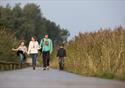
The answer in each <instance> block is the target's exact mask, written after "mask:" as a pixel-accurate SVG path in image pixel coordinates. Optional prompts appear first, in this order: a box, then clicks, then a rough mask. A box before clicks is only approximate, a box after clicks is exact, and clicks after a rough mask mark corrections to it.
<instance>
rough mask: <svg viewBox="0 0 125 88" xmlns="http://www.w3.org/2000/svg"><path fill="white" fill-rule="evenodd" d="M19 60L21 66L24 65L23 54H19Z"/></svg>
mask: <svg viewBox="0 0 125 88" xmlns="http://www.w3.org/2000/svg"><path fill="white" fill-rule="evenodd" d="M19 58H20V64H23V60H24V55H23V54H22V53H20V54H19Z"/></svg>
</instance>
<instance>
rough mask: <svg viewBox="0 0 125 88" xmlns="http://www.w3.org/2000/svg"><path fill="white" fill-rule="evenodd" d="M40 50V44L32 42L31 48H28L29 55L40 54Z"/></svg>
mask: <svg viewBox="0 0 125 88" xmlns="http://www.w3.org/2000/svg"><path fill="white" fill-rule="evenodd" d="M38 49H40V46H39V44H38V42H37V41H30V43H29V47H28V54H36V53H38Z"/></svg>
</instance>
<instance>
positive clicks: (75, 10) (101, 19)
mask: <svg viewBox="0 0 125 88" xmlns="http://www.w3.org/2000/svg"><path fill="white" fill-rule="evenodd" d="M7 3H9V4H10V5H11V6H14V4H15V3H22V6H24V5H25V4H26V3H36V4H37V5H40V8H41V11H42V13H43V15H44V16H45V17H46V18H47V19H49V20H51V21H54V22H55V23H56V24H59V25H60V26H61V27H62V28H66V29H68V30H69V32H70V34H71V35H70V39H71V38H72V37H74V36H75V35H77V34H78V33H79V32H92V31H97V30H99V29H100V28H109V27H110V28H115V27H117V26H119V25H121V26H123V27H125V0H0V5H4V6H6V4H7Z"/></svg>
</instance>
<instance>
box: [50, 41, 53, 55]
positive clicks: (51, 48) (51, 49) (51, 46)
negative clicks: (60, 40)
mask: <svg viewBox="0 0 125 88" xmlns="http://www.w3.org/2000/svg"><path fill="white" fill-rule="evenodd" d="M52 51H53V44H52V40H50V54H51V53H52Z"/></svg>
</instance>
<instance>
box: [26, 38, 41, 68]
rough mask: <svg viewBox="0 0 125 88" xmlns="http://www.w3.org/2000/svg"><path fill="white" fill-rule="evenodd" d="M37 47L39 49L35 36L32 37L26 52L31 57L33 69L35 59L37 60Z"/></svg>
mask: <svg viewBox="0 0 125 88" xmlns="http://www.w3.org/2000/svg"><path fill="white" fill-rule="evenodd" d="M39 49H40V46H39V43H38V41H37V40H36V38H35V37H32V38H31V41H30V43H29V47H28V54H30V55H31V57H32V66H33V70H35V67H36V60H37V56H38V50H39Z"/></svg>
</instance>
